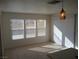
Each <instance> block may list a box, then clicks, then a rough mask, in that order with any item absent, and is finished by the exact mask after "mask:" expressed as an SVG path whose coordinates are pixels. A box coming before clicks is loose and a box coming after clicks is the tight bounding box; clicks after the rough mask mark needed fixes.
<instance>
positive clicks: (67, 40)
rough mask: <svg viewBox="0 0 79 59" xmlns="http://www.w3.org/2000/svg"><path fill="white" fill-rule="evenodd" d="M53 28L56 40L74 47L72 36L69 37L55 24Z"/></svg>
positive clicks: (66, 45)
mask: <svg viewBox="0 0 79 59" xmlns="http://www.w3.org/2000/svg"><path fill="white" fill-rule="evenodd" d="M53 28H54V30H53V31H54V34H53V35H54V37H53V38H54V42H56V43H57V44H59V45H62V46H65V47H67V48H70V47H72V48H73V47H74V44H73V43H72V42H71V41H70V38H68V37H67V36H66V35H65V34H64V33H63V32H62V31H61V30H60V29H59V28H58V27H57V26H56V25H55V24H54V26H53Z"/></svg>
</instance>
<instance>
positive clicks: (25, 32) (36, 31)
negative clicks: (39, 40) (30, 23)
mask: <svg viewBox="0 0 79 59" xmlns="http://www.w3.org/2000/svg"><path fill="white" fill-rule="evenodd" d="M13 19H14V20H20V18H18V19H17V18H13ZM11 20H12V19H10V25H11ZM22 20H23V21H24V30H23V31H24V33H23V34H24V37H23V38H21V39H13V38H12V35H13V34H12V30H11V39H12V40H26V39H31V38H36V37H45V36H47V34H46V33H47V19H34V20H35V21H36V29H35V33H36V35H35V37H30V38H27V37H26V35H27V31H26V20H29V19H23V18H22ZM31 20H32V19H31ZM38 20H45V21H46V27H45V28H43V29H45V35H43V36H39V35H38V27H37V21H38ZM11 28H12V27H11V26H10V29H11Z"/></svg>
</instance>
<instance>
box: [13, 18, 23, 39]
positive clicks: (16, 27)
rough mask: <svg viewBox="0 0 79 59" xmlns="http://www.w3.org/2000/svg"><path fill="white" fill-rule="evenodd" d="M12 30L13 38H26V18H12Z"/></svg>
mask: <svg viewBox="0 0 79 59" xmlns="http://www.w3.org/2000/svg"><path fill="white" fill-rule="evenodd" d="M11 30H12V39H13V40H16V39H23V38H24V20H22V19H11Z"/></svg>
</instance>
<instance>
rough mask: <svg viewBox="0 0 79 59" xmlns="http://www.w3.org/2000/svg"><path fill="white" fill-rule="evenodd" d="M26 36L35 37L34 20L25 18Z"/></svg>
mask: <svg viewBox="0 0 79 59" xmlns="http://www.w3.org/2000/svg"><path fill="white" fill-rule="evenodd" d="M25 22H26V38H31V37H36V20H26V21H25Z"/></svg>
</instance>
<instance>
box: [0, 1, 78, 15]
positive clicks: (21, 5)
mask: <svg viewBox="0 0 79 59" xmlns="http://www.w3.org/2000/svg"><path fill="white" fill-rule="evenodd" d="M49 1H51V0H0V7H1V8H2V11H8V12H22V13H41V14H55V13H59V12H60V10H61V8H62V7H61V3H58V4H52V5H50V4H48V3H47V2H49ZM77 1H78V0H64V9H65V11H66V13H77V12H78V11H77V10H78V8H77V5H78V2H77Z"/></svg>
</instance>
